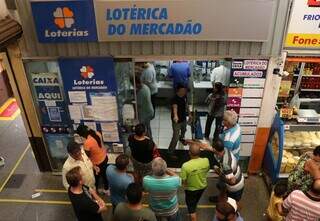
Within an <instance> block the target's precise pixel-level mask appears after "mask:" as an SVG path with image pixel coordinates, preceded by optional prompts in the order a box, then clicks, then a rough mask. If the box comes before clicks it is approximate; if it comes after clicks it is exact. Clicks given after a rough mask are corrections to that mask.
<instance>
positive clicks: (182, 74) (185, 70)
mask: <svg viewBox="0 0 320 221" xmlns="http://www.w3.org/2000/svg"><path fill="white" fill-rule="evenodd" d="M168 77H169V78H172V79H173V88H174V89H175V88H176V87H177V85H178V84H180V85H183V86H185V87H188V84H189V77H190V67H189V63H188V62H186V61H176V62H174V63H173V64H172V65H171V67H170V69H169V73H168Z"/></svg>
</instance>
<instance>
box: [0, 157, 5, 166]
mask: <svg viewBox="0 0 320 221" xmlns="http://www.w3.org/2000/svg"><path fill="white" fill-rule="evenodd" d="M4 164H5V163H4V158H3V157H0V166H1V167H2V166H4Z"/></svg>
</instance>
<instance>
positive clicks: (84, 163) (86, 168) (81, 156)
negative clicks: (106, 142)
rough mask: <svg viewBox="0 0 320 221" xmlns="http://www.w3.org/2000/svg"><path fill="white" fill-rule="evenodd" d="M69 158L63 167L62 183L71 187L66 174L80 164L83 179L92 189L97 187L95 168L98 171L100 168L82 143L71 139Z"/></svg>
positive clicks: (68, 148) (68, 147)
mask: <svg viewBox="0 0 320 221" xmlns="http://www.w3.org/2000/svg"><path fill="white" fill-rule="evenodd" d="M67 151H68V155H69V156H68V158H67V160H66V161H65V162H64V164H63V168H62V183H63V186H64V188H65V189H66V190H68V189H69V184H68V182H67V180H66V174H67V172H68V171H69V170H71V169H72V168H74V167H77V166H80V167H81V171H82V179H83V183H84V185H86V186H88V187H89V188H91V189H94V190H95V189H96V186H95V178H94V170H95V172H96V173H98V172H99V168H98V167H97V166H94V165H93V164H92V162H91V161H90V159H89V158H88V156H87V155H86V153H85V152H84V150H83V149H82V148H81V146H80V144H78V143H76V142H75V141H70V142H69V144H68V146H67Z"/></svg>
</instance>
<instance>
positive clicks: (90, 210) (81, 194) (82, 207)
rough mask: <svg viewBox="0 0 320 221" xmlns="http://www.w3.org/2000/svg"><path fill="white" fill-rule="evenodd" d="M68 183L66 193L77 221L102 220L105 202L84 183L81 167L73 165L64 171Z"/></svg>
mask: <svg viewBox="0 0 320 221" xmlns="http://www.w3.org/2000/svg"><path fill="white" fill-rule="evenodd" d="M66 180H67V182H68V184H69V188H68V195H69V199H70V201H71V204H72V207H73V210H74V212H75V214H76V217H77V219H78V220H79V221H88V220H90V221H102V220H103V219H102V216H101V213H102V212H104V211H106V210H107V208H106V204H105V202H104V201H103V200H102V199H101V198H100V197H99V196H98V194H97V193H96V191H95V190H93V189H90V188H89V187H88V186H86V185H84V182H83V179H82V175H81V168H80V167H79V166H77V167H74V168H73V169H71V170H69V171H68V172H67V173H66Z"/></svg>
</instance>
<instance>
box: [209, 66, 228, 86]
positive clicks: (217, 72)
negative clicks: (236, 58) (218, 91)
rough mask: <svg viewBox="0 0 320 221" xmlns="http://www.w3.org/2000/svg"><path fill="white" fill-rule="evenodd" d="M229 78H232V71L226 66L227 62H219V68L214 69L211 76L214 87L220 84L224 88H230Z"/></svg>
mask: <svg viewBox="0 0 320 221" xmlns="http://www.w3.org/2000/svg"><path fill="white" fill-rule="evenodd" d="M229 78H230V69H229V68H228V67H227V66H226V62H225V61H224V60H220V61H219V66H218V67H216V68H214V69H213V70H212V72H211V75H210V80H211V83H212V86H213V85H214V84H215V83H217V82H220V83H221V84H222V85H223V87H228V86H229Z"/></svg>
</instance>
